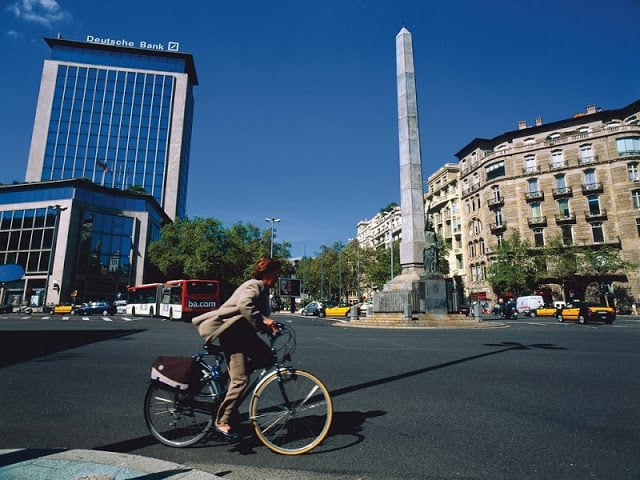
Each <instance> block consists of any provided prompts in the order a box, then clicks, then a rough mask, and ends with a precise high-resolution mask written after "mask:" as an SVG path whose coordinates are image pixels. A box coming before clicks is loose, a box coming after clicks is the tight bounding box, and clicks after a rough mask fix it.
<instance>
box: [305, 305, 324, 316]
mask: <svg viewBox="0 0 640 480" xmlns="http://www.w3.org/2000/svg"><path fill="white" fill-rule="evenodd" d="M300 313H301V314H302V315H304V316H312V317H324V316H325V309H324V305H323V304H322V303H320V302H315V301H314V302H311V303H309V304H307V305H305V306H304V307H303V308H302V310H300Z"/></svg>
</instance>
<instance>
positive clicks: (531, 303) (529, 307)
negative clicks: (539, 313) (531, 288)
mask: <svg viewBox="0 0 640 480" xmlns="http://www.w3.org/2000/svg"><path fill="white" fill-rule="evenodd" d="M543 305H544V300H543V299H542V295H527V296H524V297H518V298H517V300H516V309H517V310H518V313H519V314H520V315H526V314H529V315H531V312H533V311H534V310H535V309H536V308H538V307H541V306H543ZM531 316H533V315H531Z"/></svg>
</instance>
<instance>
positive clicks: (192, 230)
mask: <svg viewBox="0 0 640 480" xmlns="http://www.w3.org/2000/svg"><path fill="white" fill-rule="evenodd" d="M270 239H271V237H270V234H269V233H268V232H263V231H262V230H260V229H259V228H258V227H256V226H254V225H251V224H246V225H245V224H242V223H236V224H234V225H232V226H231V227H230V228H228V229H226V228H224V227H223V225H222V223H221V222H220V221H219V220H217V219H215V218H194V219H192V220H190V219H179V220H176V221H175V222H174V223H171V224H168V225H165V226H164V227H163V228H162V232H161V237H160V238H159V239H158V240H156V241H154V242H152V243H151V244H150V245H149V260H150V262H151V263H152V264H153V265H154V266H155V267H157V268H158V270H160V272H162V274H163V275H164V276H165V277H166V279H173V278H213V279H217V280H220V282H221V284H222V289H223V297H224V296H225V295H227V294H228V293H230V292H231V291H232V290H233V289H234V288H235V287H237V286H238V285H240V284H241V283H242V282H243V281H244V280H246V279H247V278H249V277H250V276H251V272H252V269H253V266H254V264H255V262H256V261H257V259H258V258H259V257H260V256H262V255H268V254H269V250H270ZM289 248H290V246H289V244H288V243H286V242H283V243H280V244H275V243H274V256H276V255H275V254H276V253H277V254H278V257H279V258H288V257H289ZM291 269H292V267H291V266H290V265H289V263H288V262H283V274H286V273H289V272H290V271H291Z"/></svg>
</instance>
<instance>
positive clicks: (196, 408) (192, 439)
mask: <svg viewBox="0 0 640 480" xmlns="http://www.w3.org/2000/svg"><path fill="white" fill-rule="evenodd" d="M218 404H219V399H218V396H217V395H216V393H215V391H214V388H213V386H212V385H211V384H210V383H205V384H204V386H203V388H202V390H201V391H200V392H198V393H195V394H194V393H192V392H186V391H182V390H177V389H175V388H173V387H170V386H168V385H165V384H164V383H160V382H158V381H152V382H151V384H150V385H149V388H148V389H147V394H146V395H145V399H144V420H145V423H146V424H147V428H148V429H149V431H150V432H151V434H152V435H153V436H154V437H155V438H156V439H158V440H159V441H160V442H162V443H164V444H165V445H168V446H170V447H187V446H189V445H193V444H194V443H196V442H198V441H200V440H202V439H203V438H204V437H205V436H206V435H207V433H208V432H209V430H210V429H211V426H212V425H213V418H214V416H215V412H216V409H217V406H218Z"/></svg>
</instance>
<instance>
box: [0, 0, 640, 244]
mask: <svg viewBox="0 0 640 480" xmlns="http://www.w3.org/2000/svg"><path fill="white" fill-rule="evenodd" d="M639 19H640V1H639V0H611V1H609V2H602V1H593V0H581V1H578V0H540V1H538V2H520V1H516V0H511V1H506V0H504V1H503V0H498V1H486V2H478V1H475V0H449V1H446V2H429V1H426V0H279V1H268V0H251V1H242V0H202V1H199V0H192V1H189V2H175V1H167V0H153V1H131V0H126V1H125V0H110V1H109V2H97V1H90V0H74V1H71V0H57V1H56V0H20V1H15V0H0V28H1V32H0V33H1V36H0V42H1V44H0V47H1V51H2V59H3V62H2V64H3V69H2V70H3V71H2V74H1V75H0V112H1V114H0V122H1V123H0V158H1V165H2V168H1V170H0V182H2V183H11V182H12V181H14V180H18V181H23V180H24V176H25V172H26V164H27V158H28V153H29V145H30V141H31V134H32V127H33V118H34V114H35V106H36V102H37V97H38V89H39V83H40V75H41V71H42V63H43V61H44V60H45V59H46V58H48V57H49V52H50V50H49V48H48V46H47V45H46V43H45V42H44V40H43V37H47V36H56V35H57V34H58V33H60V34H61V35H62V36H63V37H64V38H67V39H70V40H80V41H84V40H85V39H86V37H87V35H93V36H96V37H107V38H114V39H116V38H124V39H127V40H132V41H135V42H136V43H138V42H140V41H147V42H149V43H165V44H166V43H167V42H168V41H177V42H180V51H182V52H185V53H191V54H193V56H194V61H195V65H196V70H197V73H198V78H199V81H200V85H199V86H198V87H196V88H195V100H196V113H195V119H194V131H193V140H192V152H191V167H190V178H189V194H188V206H187V213H188V215H189V217H215V218H218V219H220V220H221V221H222V222H223V224H224V225H225V226H231V225H232V224H234V223H237V222H243V223H253V224H255V225H257V226H259V227H261V228H269V226H270V224H269V223H267V222H266V221H265V217H278V218H281V219H282V222H281V223H279V224H276V241H288V242H290V243H291V244H292V249H291V252H292V255H293V256H301V255H303V254H306V255H308V256H313V255H315V254H317V253H318V252H319V250H320V246H321V245H323V244H324V245H332V244H333V243H334V242H336V241H342V242H345V243H346V242H347V241H348V239H349V238H353V237H355V235H356V225H357V223H358V221H360V220H363V219H368V218H371V217H373V216H374V215H375V214H376V213H377V212H378V211H379V210H380V209H381V208H384V207H385V206H387V205H388V204H389V203H391V202H396V203H400V181H399V163H398V140H397V105H396V74H395V36H396V34H397V33H398V32H399V30H400V29H401V28H402V26H405V27H407V29H409V30H410V31H411V33H412V34H413V46H414V55H415V67H416V76H417V88H418V108H419V122H420V131H421V142H422V161H423V177H424V179H425V180H426V179H427V177H428V176H429V175H430V174H431V173H433V172H434V171H435V170H436V169H437V168H438V167H439V166H441V165H442V164H444V163H447V162H457V159H456V157H455V153H456V152H457V151H459V150H460V149H461V148H462V147H464V146H465V145H467V144H468V143H469V142H471V141H472V140H473V139H474V138H477V137H483V138H492V137H495V136H497V135H500V134H502V133H504V132H506V131H511V130H516V129H517V122H518V121H519V120H526V121H527V122H528V124H529V125H532V124H533V123H534V120H535V118H536V117H538V116H540V117H542V120H543V122H545V123H549V122H553V121H556V120H561V119H564V118H568V117H570V116H572V115H573V114H574V113H577V112H582V111H584V109H585V107H586V105H589V104H594V105H596V106H598V107H600V108H603V109H616V108H620V107H623V106H626V105H628V104H629V103H631V102H633V101H636V100H638V99H639V98H640V62H639V59H640V29H639V28H638V20H639Z"/></svg>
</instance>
